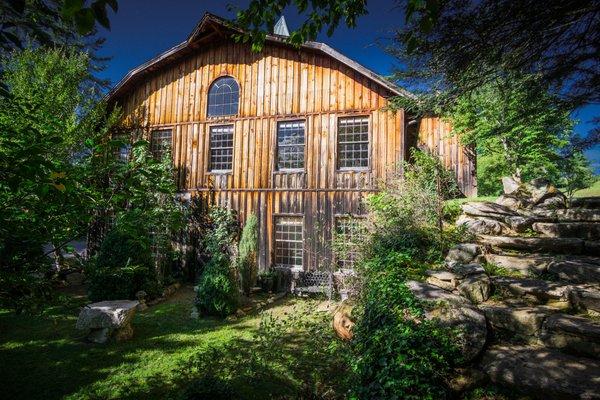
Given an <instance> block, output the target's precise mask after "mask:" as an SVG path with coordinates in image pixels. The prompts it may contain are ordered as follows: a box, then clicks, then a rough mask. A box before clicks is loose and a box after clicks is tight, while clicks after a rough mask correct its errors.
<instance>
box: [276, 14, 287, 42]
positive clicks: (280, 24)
mask: <svg viewBox="0 0 600 400" xmlns="http://www.w3.org/2000/svg"><path fill="white" fill-rule="evenodd" d="M273 33H274V34H275V35H279V36H286V37H287V36H290V31H289V30H288V27H287V24H286V23H285V17H284V16H283V15H282V16H281V17H280V18H279V21H277V23H276V24H275V26H274V27H273Z"/></svg>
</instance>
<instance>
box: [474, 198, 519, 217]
mask: <svg viewBox="0 0 600 400" xmlns="http://www.w3.org/2000/svg"><path fill="white" fill-rule="evenodd" d="M462 211H463V213H465V214H467V215H470V216H472V217H488V218H494V219H500V220H502V221H503V220H504V217H506V216H510V215H516V213H515V211H513V210H511V209H510V208H508V207H506V206H504V205H502V204H498V203H492V202H489V201H482V202H469V203H464V204H463V205H462Z"/></svg>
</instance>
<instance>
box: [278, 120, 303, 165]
mask: <svg viewBox="0 0 600 400" xmlns="http://www.w3.org/2000/svg"><path fill="white" fill-rule="evenodd" d="M303 168H304V121H288V122H280V123H278V124H277V169H278V170H286V169H303Z"/></svg>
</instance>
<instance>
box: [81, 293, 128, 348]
mask: <svg viewBox="0 0 600 400" xmlns="http://www.w3.org/2000/svg"><path fill="white" fill-rule="evenodd" d="M138 305H139V302H138V301H130V300H115V301H101V302H99V303H92V304H88V305H87V306H85V307H83V309H82V310H81V312H80V313H79V318H78V319H77V324H76V325H75V327H76V328H77V329H79V330H82V331H85V332H86V334H87V339H88V340H89V341H92V342H95V343H105V342H107V341H109V340H111V339H115V340H116V341H123V340H127V339H129V338H130V337H131V336H132V335H133V329H132V327H131V320H132V319H133V317H134V315H135V311H136V309H137V306H138Z"/></svg>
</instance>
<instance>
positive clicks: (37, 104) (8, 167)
mask: <svg viewBox="0 0 600 400" xmlns="http://www.w3.org/2000/svg"><path fill="white" fill-rule="evenodd" d="M88 63H89V59H88V57H87V56H86V55H85V54H78V53H73V54H72V53H68V52H64V51H61V50H48V51H43V50H25V51H23V52H16V53H13V54H12V56H11V57H10V58H5V59H3V61H2V65H3V68H2V70H3V73H2V82H3V83H4V84H5V86H6V88H7V92H6V93H5V94H4V95H3V96H2V98H1V99H0V204H2V206H1V207H0V220H1V221H2V223H1V224H0V268H1V270H0V273H1V278H0V279H1V280H2V282H1V283H0V286H1V289H0V301H1V302H2V303H3V304H4V305H8V306H11V307H13V308H15V309H17V310H22V309H24V308H28V307H29V306H30V305H34V304H35V303H36V301H35V299H37V298H39V297H45V295H46V294H47V290H46V289H43V290H42V288H43V287H45V281H44V280H43V279H42V277H43V274H44V273H45V272H46V268H47V257H45V254H44V251H43V250H42V246H43V245H44V244H47V243H52V244H54V245H56V246H60V245H61V244H63V243H65V242H67V241H69V240H72V239H74V238H77V237H79V236H80V235H81V234H82V233H83V232H84V227H85V224H86V218H85V213H84V215H80V211H81V209H82V206H83V204H84V203H85V201H86V200H85V199H84V191H82V190H81V182H80V181H79V180H78V178H79V176H80V169H79V167H78V166H77V165H76V164H74V163H72V162H71V160H72V157H73V156H74V155H75V154H77V153H78V152H80V151H82V150H83V143H84V138H85V136H86V134H87V132H86V129H85V123H83V122H82V119H81V118H80V117H79V115H80V113H84V114H85V113H86V112H87V111H89V109H90V104H89V103H87V101H86V99H85V96H84V95H83V93H82V91H81V87H80V85H81V82H82V81H83V80H84V79H85V78H86V77H87V76H88V72H87V71H88Z"/></svg>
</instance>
